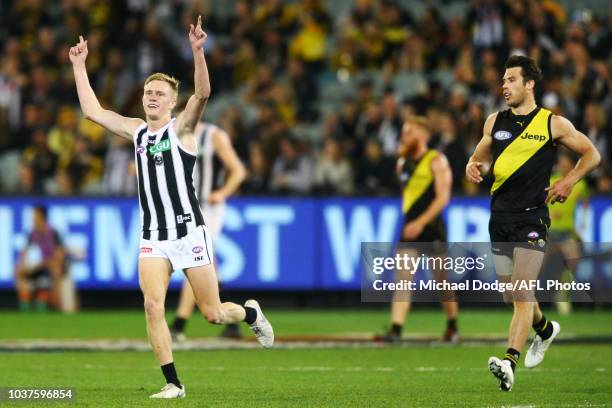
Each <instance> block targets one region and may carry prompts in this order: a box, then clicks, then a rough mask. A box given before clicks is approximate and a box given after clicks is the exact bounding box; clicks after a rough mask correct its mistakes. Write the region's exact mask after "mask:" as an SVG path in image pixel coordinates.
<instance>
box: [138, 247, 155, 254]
mask: <svg viewBox="0 0 612 408" xmlns="http://www.w3.org/2000/svg"><path fill="white" fill-rule="evenodd" d="M151 252H153V248H149V247H140V253H141V254H150V253H151Z"/></svg>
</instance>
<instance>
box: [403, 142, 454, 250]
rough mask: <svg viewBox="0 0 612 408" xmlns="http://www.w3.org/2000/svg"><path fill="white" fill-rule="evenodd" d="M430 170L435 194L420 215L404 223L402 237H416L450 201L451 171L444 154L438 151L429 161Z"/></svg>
mask: <svg viewBox="0 0 612 408" xmlns="http://www.w3.org/2000/svg"><path fill="white" fill-rule="evenodd" d="M431 171H432V173H433V175H434V191H435V194H436V196H435V198H434V199H433V201H432V202H431V204H429V206H428V207H427V209H426V210H425V211H423V213H422V214H421V215H420V216H418V217H417V218H416V219H415V220H414V221H412V222H409V223H408V224H406V226H405V227H404V231H403V235H404V238H406V239H414V238H416V237H418V236H419V235H420V234H421V232H422V231H423V228H425V226H426V225H427V224H429V223H430V222H431V221H433V220H434V219H435V218H436V217H437V216H439V215H440V213H441V212H442V210H444V208H445V207H446V206H447V205H448V202H449V201H450V198H451V188H452V186H453V173H452V172H451V169H450V165H449V164H448V159H447V158H446V156H445V155H444V154H442V153H440V154H439V155H438V156H437V157H435V158H434V159H433V160H432V161H431Z"/></svg>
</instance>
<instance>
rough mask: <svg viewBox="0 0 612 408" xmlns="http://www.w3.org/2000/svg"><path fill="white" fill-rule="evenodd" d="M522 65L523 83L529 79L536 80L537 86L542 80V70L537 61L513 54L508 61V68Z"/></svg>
mask: <svg viewBox="0 0 612 408" xmlns="http://www.w3.org/2000/svg"><path fill="white" fill-rule="evenodd" d="M514 67H521V75H522V76H523V78H524V79H523V83H525V84H526V83H527V81H535V84H536V86H537V85H538V84H539V83H540V81H541V80H542V70H541V69H540V67H538V64H536V62H535V61H534V60H533V59H531V58H529V57H525V56H523V55H513V56H511V57H510V58H508V60H507V61H506V69H508V68H514Z"/></svg>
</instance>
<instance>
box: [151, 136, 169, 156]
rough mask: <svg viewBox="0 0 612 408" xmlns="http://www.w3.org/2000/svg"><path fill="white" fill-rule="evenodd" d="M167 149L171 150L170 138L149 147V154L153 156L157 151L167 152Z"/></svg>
mask: <svg viewBox="0 0 612 408" xmlns="http://www.w3.org/2000/svg"><path fill="white" fill-rule="evenodd" d="M166 150H170V140H168V139H166V140H162V141H161V142H159V143H158V144H156V145H155V146H151V147H149V154H150V155H151V156H153V155H154V154H156V153H161V152H165V151H166Z"/></svg>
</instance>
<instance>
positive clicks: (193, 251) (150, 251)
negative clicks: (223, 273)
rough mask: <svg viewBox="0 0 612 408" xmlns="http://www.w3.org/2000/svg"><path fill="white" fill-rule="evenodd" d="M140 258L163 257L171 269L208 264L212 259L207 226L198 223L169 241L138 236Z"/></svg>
mask: <svg viewBox="0 0 612 408" xmlns="http://www.w3.org/2000/svg"><path fill="white" fill-rule="evenodd" d="M140 258H165V259H167V260H169V261H170V263H171V264H172V270H178V269H187V268H193V267H195V266H205V265H210V264H211V263H212V261H213V259H214V258H213V243H212V237H211V234H210V232H209V231H208V228H207V227H206V226H204V225H200V226H199V227H197V228H196V229H194V230H193V231H191V232H190V233H189V234H187V235H185V236H184V237H183V238H179V239H175V240H171V241H170V240H168V241H150V240H148V239H144V238H140Z"/></svg>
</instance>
